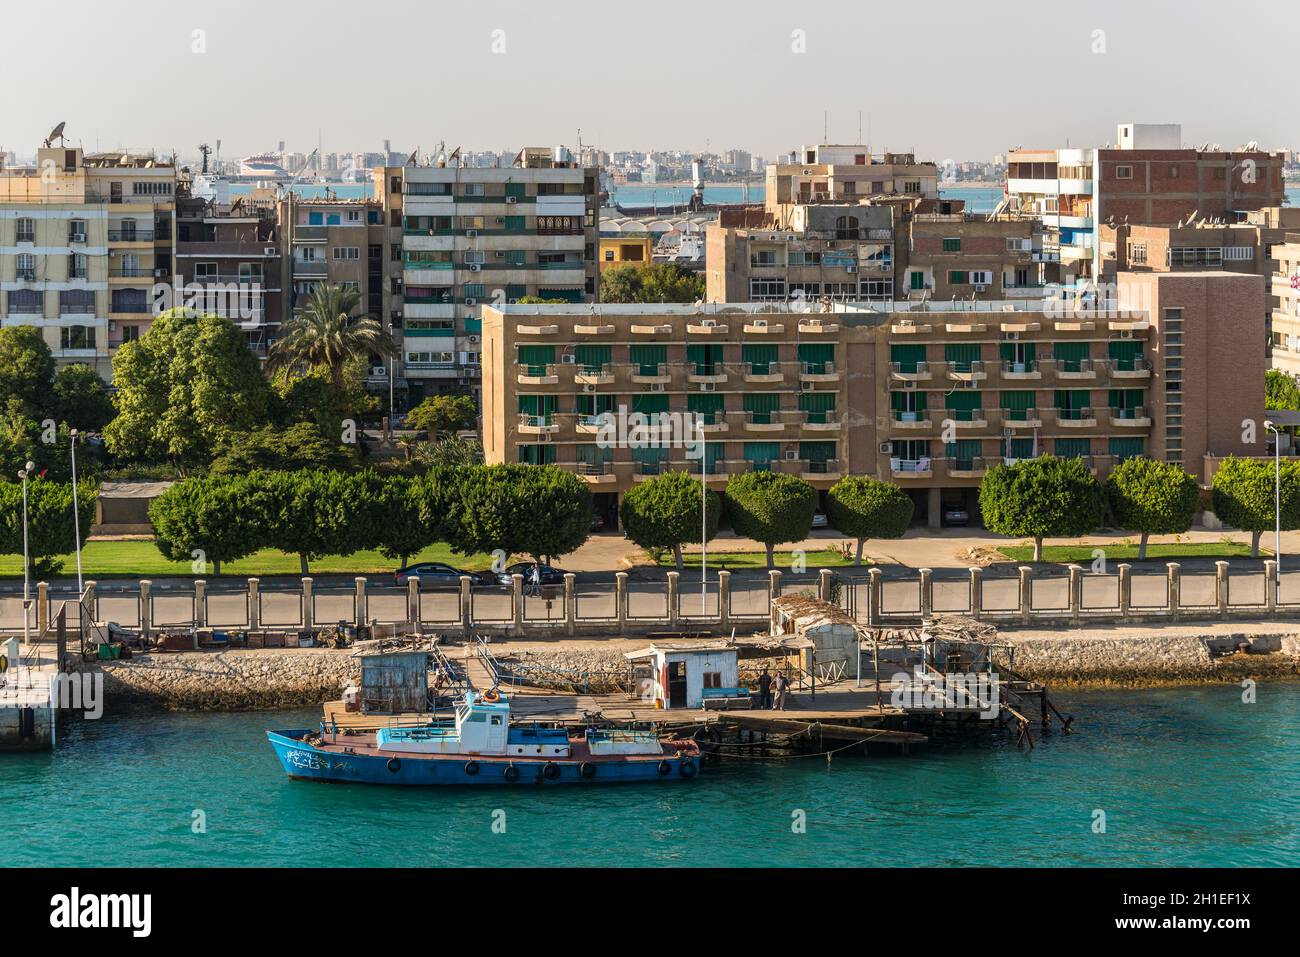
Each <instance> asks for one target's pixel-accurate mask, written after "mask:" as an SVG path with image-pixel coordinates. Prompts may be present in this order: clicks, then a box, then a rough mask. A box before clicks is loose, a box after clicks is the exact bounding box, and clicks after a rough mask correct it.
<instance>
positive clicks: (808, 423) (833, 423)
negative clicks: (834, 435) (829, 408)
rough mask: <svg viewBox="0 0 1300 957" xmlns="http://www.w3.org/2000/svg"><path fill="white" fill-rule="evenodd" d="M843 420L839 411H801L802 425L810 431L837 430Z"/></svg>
mask: <svg viewBox="0 0 1300 957" xmlns="http://www.w3.org/2000/svg"><path fill="white" fill-rule="evenodd" d="M843 421H844V417H843V415H841V414H840V413H839V412H805V413H803V427H804V429H806V430H807V431H810V432H838V431H839V429H840V425H841V423H842V422H843Z"/></svg>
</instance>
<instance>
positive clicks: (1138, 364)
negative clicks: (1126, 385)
mask: <svg viewBox="0 0 1300 957" xmlns="http://www.w3.org/2000/svg"><path fill="white" fill-rule="evenodd" d="M1110 377H1111V378H1112V379H1129V380H1142V379H1150V378H1151V360H1150V359H1147V358H1145V357H1143V356H1136V357H1134V358H1132V359H1111V360H1110Z"/></svg>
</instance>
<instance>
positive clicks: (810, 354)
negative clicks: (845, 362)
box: [799, 342, 835, 375]
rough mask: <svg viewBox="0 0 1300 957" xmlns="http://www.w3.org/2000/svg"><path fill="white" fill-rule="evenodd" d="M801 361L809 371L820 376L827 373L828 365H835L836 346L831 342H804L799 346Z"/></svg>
mask: <svg viewBox="0 0 1300 957" xmlns="http://www.w3.org/2000/svg"><path fill="white" fill-rule="evenodd" d="M799 361H800V362H801V363H803V364H804V365H805V366H806V367H807V368H808V371H809V372H810V373H812V374H814V375H819V374H821V373H823V372H825V371H826V366H827V365H828V364H832V365H833V364H834V361H835V344H834V343H831V342H802V343H800V344H799Z"/></svg>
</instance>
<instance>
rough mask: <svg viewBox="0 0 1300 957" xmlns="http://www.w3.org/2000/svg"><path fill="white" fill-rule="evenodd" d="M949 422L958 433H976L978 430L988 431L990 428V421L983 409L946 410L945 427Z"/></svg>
mask: <svg viewBox="0 0 1300 957" xmlns="http://www.w3.org/2000/svg"><path fill="white" fill-rule="evenodd" d="M949 422H951V423H952V427H953V428H954V429H955V430H956V431H958V432H974V431H976V430H978V429H987V428H988V426H989V420H988V418H987V416H986V415H985V414H984V410H983V409H945V410H944V425H945V427H946V426H947V424H948V423H949Z"/></svg>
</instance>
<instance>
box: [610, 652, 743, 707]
mask: <svg viewBox="0 0 1300 957" xmlns="http://www.w3.org/2000/svg"><path fill="white" fill-rule="evenodd" d="M626 657H627V660H628V661H630V662H631V663H632V666H633V678H634V680H635V681H636V684H637V686H638V687H639V688H641V689H643V695H644V697H645V698H646V700H648V701H652V702H654V706H655V707H656V708H664V709H668V708H702V707H704V702H705V699H706V696H707V697H723V696H726V697H736V698H739V697H741V696H742V695H743V696H744V698H745V699H748V698H749V689H748V688H741V687H739V684H740V667H739V663H738V652H737V649H736V646H735V645H729V644H727V643H726V642H724V641H710V642H701V643H698V644H690V645H668V646H664V647H660V646H659V645H653V644H652V645H651V646H650V647H649V648H644V649H641V650H639V651H629V652H627V653H626ZM638 666H640V667H638Z"/></svg>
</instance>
